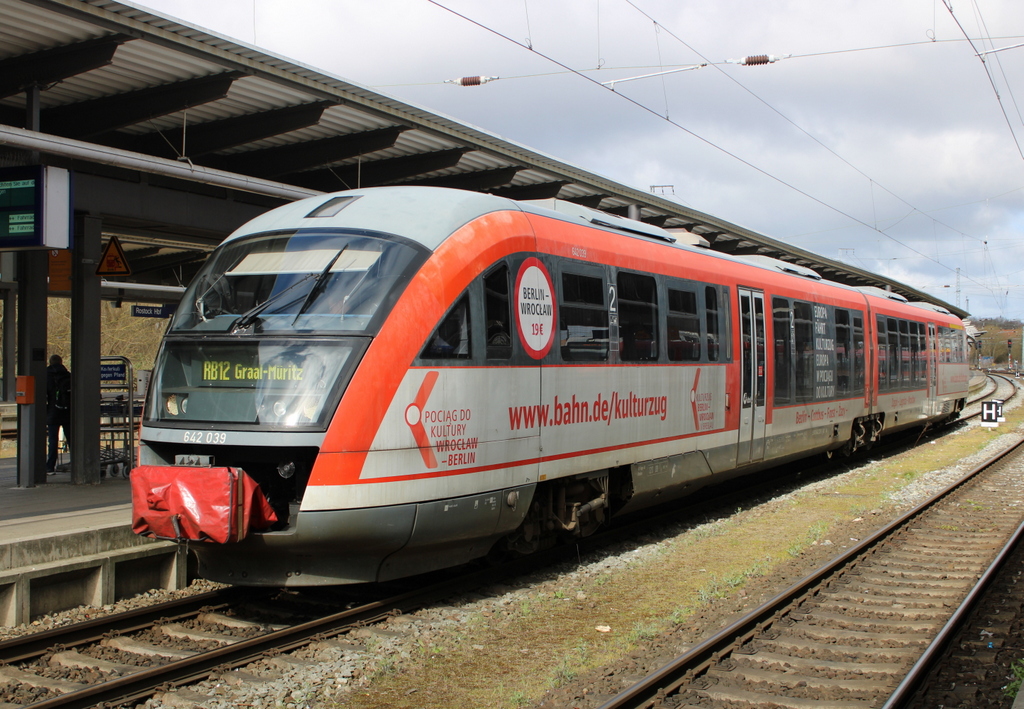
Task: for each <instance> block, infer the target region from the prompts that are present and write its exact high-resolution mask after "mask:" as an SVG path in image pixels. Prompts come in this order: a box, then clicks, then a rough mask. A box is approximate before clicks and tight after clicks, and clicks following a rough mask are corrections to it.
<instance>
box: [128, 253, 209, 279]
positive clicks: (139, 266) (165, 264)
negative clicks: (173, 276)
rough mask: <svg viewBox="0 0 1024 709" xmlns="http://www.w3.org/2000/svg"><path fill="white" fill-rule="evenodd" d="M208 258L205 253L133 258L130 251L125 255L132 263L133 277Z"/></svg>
mask: <svg viewBox="0 0 1024 709" xmlns="http://www.w3.org/2000/svg"><path fill="white" fill-rule="evenodd" d="M207 256H209V254H208V253H206V252H203V251H179V252H177V253H173V254H164V255H163V256H150V257H148V258H133V254H132V252H130V251H129V252H128V253H126V254H125V258H126V259H128V261H129V263H131V266H132V276H133V277H138V276H141V275H143V274H145V273H153V272H155V271H166V270H167V269H171V268H176V267H178V266H184V265H185V264H189V263H193V262H194V261H205V260H206V257H207Z"/></svg>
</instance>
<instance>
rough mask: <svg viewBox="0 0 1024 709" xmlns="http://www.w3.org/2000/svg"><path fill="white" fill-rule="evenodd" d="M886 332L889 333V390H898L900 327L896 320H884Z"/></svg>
mask: <svg viewBox="0 0 1024 709" xmlns="http://www.w3.org/2000/svg"><path fill="white" fill-rule="evenodd" d="M886 330H887V331H888V333H889V342H888V343H887V346H888V349H889V357H888V359H889V388H890V389H899V388H900V325H899V323H898V322H897V321H896V318H887V319H886Z"/></svg>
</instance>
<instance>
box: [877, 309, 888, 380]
mask: <svg viewBox="0 0 1024 709" xmlns="http://www.w3.org/2000/svg"><path fill="white" fill-rule="evenodd" d="M875 326H876V329H877V330H878V342H877V347H876V352H877V353H878V391H888V389H889V336H888V334H887V331H886V327H885V316H884V315H876V316H875Z"/></svg>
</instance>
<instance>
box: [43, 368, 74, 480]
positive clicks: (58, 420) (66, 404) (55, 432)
mask: <svg viewBox="0 0 1024 709" xmlns="http://www.w3.org/2000/svg"><path fill="white" fill-rule="evenodd" d="M61 427H63V428H64V440H66V441H70V440H71V372H69V371H68V368H67V367H65V366H64V362H63V360H61V358H60V355H53V356H51V357H50V366H49V367H47V368H46V434H47V438H48V440H49V449H48V454H47V456H46V472H47V473H48V474H49V475H54V474H55V473H56V471H57V449H58V446H59V445H60V429H61Z"/></svg>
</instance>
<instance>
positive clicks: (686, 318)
mask: <svg viewBox="0 0 1024 709" xmlns="http://www.w3.org/2000/svg"><path fill="white" fill-rule="evenodd" d="M667 324H668V358H669V360H670V361H672V362H698V361H700V318H699V317H698V316H697V294H696V293H695V292H693V291H689V290H674V289H672V288H669V289H668V317H667Z"/></svg>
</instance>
